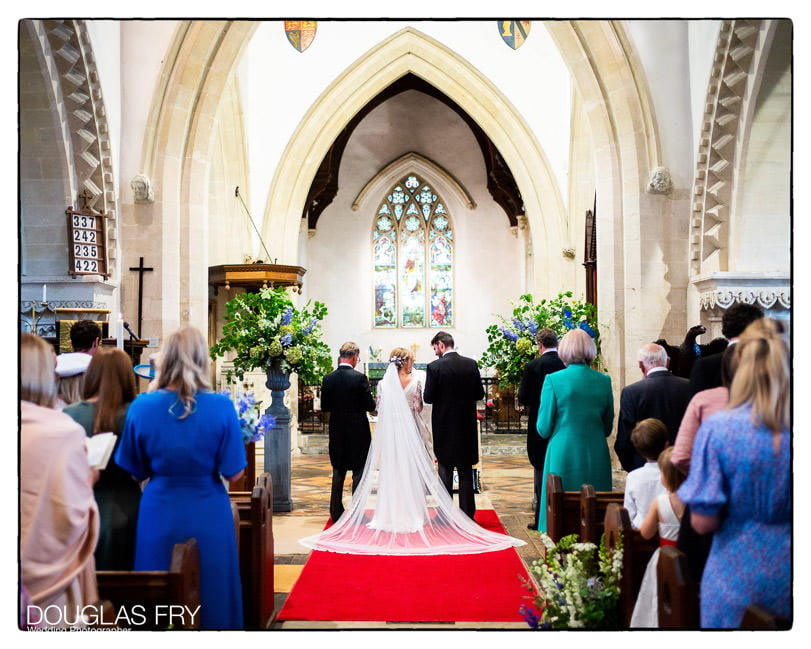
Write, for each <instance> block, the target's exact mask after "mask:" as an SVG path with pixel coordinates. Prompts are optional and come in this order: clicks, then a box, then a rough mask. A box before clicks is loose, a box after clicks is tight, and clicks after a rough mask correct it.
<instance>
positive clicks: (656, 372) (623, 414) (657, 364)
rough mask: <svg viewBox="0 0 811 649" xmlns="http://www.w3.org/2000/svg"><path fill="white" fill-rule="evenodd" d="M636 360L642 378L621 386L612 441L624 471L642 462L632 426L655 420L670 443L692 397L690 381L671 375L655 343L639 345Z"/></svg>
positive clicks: (667, 362)
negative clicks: (635, 446) (664, 430)
mask: <svg viewBox="0 0 811 649" xmlns="http://www.w3.org/2000/svg"><path fill="white" fill-rule="evenodd" d="M638 359H639V369H640V370H642V374H644V376H645V378H643V379H642V380H641V381H637V382H636V383H632V384H631V385H627V386H625V387H624V388H623V389H622V392H621V393H620V414H619V421H618V424H617V439H616V441H615V442H614V451H616V453H617V458H619V461H620V464H621V465H622V468H623V469H625V470H626V471H628V472H631V471H633V470H634V469H638V468H639V467H641V466H643V465H644V464H645V459H644V458H643V457H642V456H641V455H640V454H639V453H637V452H636V449H635V448H634V445H633V444H632V443H631V431H632V430H633V429H634V426H636V424H637V423H638V422H640V421H642V420H643V419H647V418H648V417H653V418H654V419H658V420H660V421H661V422H662V423H664V425H665V426H667V433H668V436H669V439H670V443H671V444H673V442H675V441H676V433H678V432H679V425H680V424H681V419H682V417H683V416H684V411H685V410H687V404H688V403H689V402H690V397H692V392H691V391H690V381H689V380H688V379H685V378H683V377H680V376H675V375H674V374H673V373H672V372H671V371H670V370H669V369H668V368H667V367H668V364H669V362H670V360H669V359H668V357H667V351H666V350H665V348H664V347H662V346H661V345H657V344H656V343H648V344H647V345H643V346H642V347H641V348H640V349H639V356H638Z"/></svg>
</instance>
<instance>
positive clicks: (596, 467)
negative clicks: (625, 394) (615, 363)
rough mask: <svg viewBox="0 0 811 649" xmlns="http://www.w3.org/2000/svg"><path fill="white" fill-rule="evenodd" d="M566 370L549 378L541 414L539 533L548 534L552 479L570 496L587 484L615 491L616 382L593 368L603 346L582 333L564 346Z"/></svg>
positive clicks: (575, 333) (568, 336) (573, 333)
mask: <svg viewBox="0 0 811 649" xmlns="http://www.w3.org/2000/svg"><path fill="white" fill-rule="evenodd" d="M558 356H559V357H560V360H562V361H563V362H564V363H565V364H566V368H565V369H563V370H560V371H559V372H555V373H553V374H550V375H548V376H547V377H546V380H545V381H544V384H543V388H542V390H541V405H540V410H539V411H538V424H537V428H538V434H539V435H540V436H541V437H544V438H549V446H548V447H547V449H546V460H545V462H544V473H543V486H542V490H541V506H540V507H539V509H540V513H539V516H538V531H540V532H546V507H545V505H544V503H545V502H546V476H547V475H548V474H550V473H551V474H553V475H559V476H560V479H561V482H562V483H563V489H564V490H565V491H579V490H580V487H581V486H582V485H584V484H590V485H593V486H594V489H595V490H596V491H611V486H612V485H611V483H612V481H611V455H610V453H609V450H608V443H607V442H606V437H608V436H609V435H610V434H611V430H612V427H613V425H614V424H613V422H614V395H613V393H612V391H611V378H610V377H609V376H608V375H607V374H603V373H602V372H598V371H596V370H593V369H591V363H592V362H593V361H594V358H595V357H596V356H597V346H596V345H595V343H594V340H592V338H591V336H589V335H588V334H587V333H586V332H585V331H583V330H582V329H572V330H571V331H569V332H568V333H566V335H564V336H563V338H562V339H561V341H560V344H559V345H558Z"/></svg>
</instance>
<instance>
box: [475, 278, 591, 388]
mask: <svg viewBox="0 0 811 649" xmlns="http://www.w3.org/2000/svg"><path fill="white" fill-rule="evenodd" d="M511 304H512V306H513V312H512V316H511V317H509V318H505V317H504V316H502V315H497V316H496V317H497V318H498V320H499V322H498V323H497V324H492V325H490V326H489V327H487V329H486V331H487V341H488V346H487V349H486V350H485V351H484V354H483V355H482V357H481V359H480V360H479V367H482V368H492V369H494V370H495V371H496V372H497V374H498V382H499V385H500V386H501V387H502V388H504V387H509V386H518V385H519V384H520V383H521V377H522V376H523V373H524V367H526V364H527V363H529V362H530V361H531V360H532V359H533V358H535V357H536V356H537V354H538V344H537V342H536V341H535V334H537V333H538V331H539V330H541V329H545V328H546V329H551V330H552V331H554V332H555V333H556V334H557V335H558V338H562V337H563V335H564V334H565V333H566V332H567V331H569V330H570V329H583V330H584V331H585V332H586V333H588V334H589V335H590V336H591V337H592V338H594V341H595V343H596V344H597V358H596V359H595V364H596V365H597V367H598V368H599V367H600V365H601V360H600V334H599V329H598V326H597V309H596V308H595V307H594V305H592V304H591V303H589V302H583V301H580V300H575V299H572V292H571V291H567V292H565V293H559V294H558V296H557V297H555V298H554V299H551V300H548V299H546V298H544V299H541V300H540V301H538V302H535V300H534V298H533V297H532V295H530V294H525V295H521V296H520V297H519V298H518V300H516V301H514V302H512V303H511Z"/></svg>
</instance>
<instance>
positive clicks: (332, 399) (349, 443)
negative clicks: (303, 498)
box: [321, 342, 376, 523]
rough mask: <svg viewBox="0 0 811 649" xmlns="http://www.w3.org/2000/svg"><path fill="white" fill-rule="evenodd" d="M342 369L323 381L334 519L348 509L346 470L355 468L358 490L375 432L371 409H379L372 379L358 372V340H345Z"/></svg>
mask: <svg viewBox="0 0 811 649" xmlns="http://www.w3.org/2000/svg"><path fill="white" fill-rule="evenodd" d="M339 355H340V357H339V359H338V360H339V365H338V369H336V370H335V371H334V372H331V373H329V374H327V375H326V376H325V377H324V380H323V381H322V383H321V411H322V412H328V413H330V416H329V461H330V464H332V494H331V496H330V501H329V514H330V516H331V517H332V522H333V523H334V522H335V521H337V520H338V519H339V518H340V517H341V514H343V513H344V505H343V502H342V499H343V492H344V482H345V480H346V472H347V471H352V493H355V489H357V486H358V483H359V482H360V479H361V476H362V475H363V467H364V465H365V464H366V455H367V454H368V453H369V445H370V444H371V441H372V435H371V432H370V430H369V419H368V417H367V416H366V413H367V412H371V411H373V410H375V409H376V405H375V400H374V398H373V397H372V392H371V390H370V388H369V379H368V378H366V375H365V374H362V373H361V372H358V371H357V370H356V369H355V366H356V365H357V364H358V358H359V355H360V349H359V348H358V346H357V345H356V344H355V343H351V342H350V343H344V344H343V345H342V346H341V350H340V352H339Z"/></svg>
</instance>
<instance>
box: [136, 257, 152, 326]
mask: <svg viewBox="0 0 811 649" xmlns="http://www.w3.org/2000/svg"><path fill="white" fill-rule="evenodd" d="M130 270H134V271H138V335H139V336H140V335H141V325H142V324H143V322H142V320H143V313H144V273H148V272H150V271H153V270H155V269H154V268H147V267H145V266H144V258H143V257H139V258H138V265H137V266H136V267H135V268H130Z"/></svg>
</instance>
